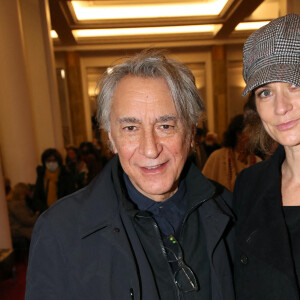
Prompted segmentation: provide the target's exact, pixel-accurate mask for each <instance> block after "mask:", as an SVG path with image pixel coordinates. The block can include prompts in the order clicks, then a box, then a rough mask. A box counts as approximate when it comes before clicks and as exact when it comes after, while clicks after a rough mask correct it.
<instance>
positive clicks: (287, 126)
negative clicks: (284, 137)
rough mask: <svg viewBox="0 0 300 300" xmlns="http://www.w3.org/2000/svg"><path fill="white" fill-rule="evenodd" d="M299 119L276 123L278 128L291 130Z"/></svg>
mask: <svg viewBox="0 0 300 300" xmlns="http://www.w3.org/2000/svg"><path fill="white" fill-rule="evenodd" d="M298 120H299V119H297V120H293V121H289V122H286V123H282V124H279V125H276V128H277V129H278V130H280V131H284V130H289V129H291V128H293V127H294V126H295V125H296V123H297V122H298Z"/></svg>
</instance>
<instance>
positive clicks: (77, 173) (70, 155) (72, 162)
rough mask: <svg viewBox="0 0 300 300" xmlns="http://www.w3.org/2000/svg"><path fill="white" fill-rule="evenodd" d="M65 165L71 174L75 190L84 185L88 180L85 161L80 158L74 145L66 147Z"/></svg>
mask: <svg viewBox="0 0 300 300" xmlns="http://www.w3.org/2000/svg"><path fill="white" fill-rule="evenodd" d="M66 151H67V155H66V159H65V161H66V167H67V170H68V171H69V172H70V173H71V174H72V176H73V180H74V182H75V188H76V190H78V189H81V188H83V187H84V186H86V184H87V182H88V173H89V170H88V168H87V165H86V163H85V162H84V161H83V160H82V159H81V157H80V154H79V150H78V149H77V148H76V147H74V146H68V147H66Z"/></svg>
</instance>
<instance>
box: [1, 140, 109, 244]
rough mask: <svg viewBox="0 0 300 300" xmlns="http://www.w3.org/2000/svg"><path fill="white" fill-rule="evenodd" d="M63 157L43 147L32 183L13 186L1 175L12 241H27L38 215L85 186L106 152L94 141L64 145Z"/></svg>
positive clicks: (57, 152)
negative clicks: (34, 180)
mask: <svg viewBox="0 0 300 300" xmlns="http://www.w3.org/2000/svg"><path fill="white" fill-rule="evenodd" d="M65 150H66V153H65V158H64V159H63V155H62V154H61V153H60V152H59V151H58V150H57V149H54V148H49V149H46V150H45V151H44V152H43V153H42V155H41V165H39V166H37V168H36V172H37V178H36V182H35V184H28V183H24V182H19V183H17V184H16V185H14V186H13V187H12V186H11V184H10V180H9V179H8V178H5V192H6V197H7V207H8V212H9V222H10V227H11V235H12V241H13V245H14V246H15V244H18V243H19V241H22V243H23V244H24V242H25V243H28V244H29V242H30V239H31V234H32V230H33V226H34V224H35V221H36V220H37V218H38V216H39V215H40V214H41V213H42V212H43V211H45V210H46V209H47V208H48V207H49V206H51V205H52V204H54V203H55V202H56V201H57V200H58V199H60V198H62V197H64V196H66V195H68V194H70V193H73V192H75V191H76V190H78V189H81V188H83V187H85V186H86V185H87V184H89V183H90V182H91V181H92V179H93V178H94V177H95V176H96V175H97V174H98V173H100V172H101V170H102V169H103V167H104V166H105V164H106V162H107V161H108V160H109V159H110V157H109V156H107V154H106V155H104V154H103V153H102V145H101V143H100V142H98V141H94V142H82V143H81V144H80V146H79V147H75V146H73V145H69V146H67V147H66V149H65Z"/></svg>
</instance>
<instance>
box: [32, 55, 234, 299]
mask: <svg viewBox="0 0 300 300" xmlns="http://www.w3.org/2000/svg"><path fill="white" fill-rule="evenodd" d="M203 111H204V104H203V101H202V99H201V97H200V95H199V93H198V90H197V87H196V86H195V80H194V76H193V75H192V73H191V71H190V70H188V69H187V68H186V67H185V66H184V65H183V64H181V63H179V62H176V61H174V60H171V59H168V58H167V57H166V56H165V55H164V54H162V52H161V51H156V50H146V51H143V52H141V53H139V54H137V55H135V56H134V57H132V58H131V59H129V60H127V61H125V62H124V63H122V64H119V65H116V66H114V67H113V68H112V71H111V72H108V73H107V74H105V76H104V77H103V79H102V80H101V82H100V93H99V96H98V121H99V123H100V124H101V126H102V128H104V129H105V130H106V131H107V132H108V136H109V141H110V146H111V149H112V151H113V152H114V153H115V156H114V158H113V159H111V161H110V162H109V163H108V164H107V165H106V167H105V169H104V170H103V171H102V172H101V173H100V174H99V176H98V177H96V178H95V179H94V181H93V182H91V184H90V185H88V186H87V187H85V188H84V189H82V190H80V191H78V192H77V193H75V194H73V195H70V196H68V197H65V198H63V199H61V200H60V201H58V202H57V203H55V204H54V205H53V206H51V207H50V208H49V209H48V210H47V211H46V212H45V213H44V214H43V215H42V216H41V217H40V218H39V220H38V222H37V224H36V227H35V231H34V235H33V240H32V244H31V249H30V259H29V267H28V274H27V287H26V299H27V300H35V299H39V300H40V299H44V300H50V299H53V300H54V299H55V300H57V299H62V300H66V299H70V300H71V299H72V300H76V299H85V300H88V299H91V300H96V299H101V300H109V299H115V300H123V299H124V300H125V299H143V300H156V299H162V300H169V299H170V300H174V299H206V300H208V299H213V300H232V299H234V292H233V283H232V276H231V258H232V252H231V249H232V223H233V216H232V214H231V210H230V208H229V207H230V201H231V194H230V193H229V192H228V191H227V190H225V189H224V187H222V186H219V185H217V184H216V183H213V182H211V181H209V180H208V179H206V178H205V177H204V176H203V175H202V174H201V172H200V171H199V170H198V169H197V167H196V166H195V165H193V164H191V163H190V162H189V161H188V160H187V158H188V156H189V154H190V150H191V147H192V146H193V134H194V132H195V130H196V125H197V122H199V119H200V117H201V114H202V112H203Z"/></svg>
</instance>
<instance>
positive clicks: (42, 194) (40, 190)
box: [33, 148, 75, 212]
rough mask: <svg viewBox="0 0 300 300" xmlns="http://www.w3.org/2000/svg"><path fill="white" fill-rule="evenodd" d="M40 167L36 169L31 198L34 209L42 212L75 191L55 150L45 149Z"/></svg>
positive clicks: (69, 175)
mask: <svg viewBox="0 0 300 300" xmlns="http://www.w3.org/2000/svg"><path fill="white" fill-rule="evenodd" d="M41 160H42V164H43V165H42V166H38V167H37V180H36V185H35V192H34V196H33V205H34V209H36V210H38V211H40V212H42V211H45V210H46V209H47V208H48V207H49V206H51V205H52V204H53V203H54V202H56V201H57V200H58V199H59V198H61V197H63V196H66V195H68V194H70V193H72V192H74V191H75V183H74V180H73V177H72V175H71V174H70V173H69V172H68V171H67V169H66V168H65V166H64V165H63V163H62V157H61V155H60V153H59V152H58V151H57V150H56V149H52V148H49V149H46V150H45V151H44V152H43V154H42V157H41Z"/></svg>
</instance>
